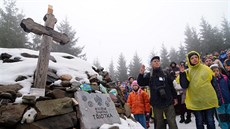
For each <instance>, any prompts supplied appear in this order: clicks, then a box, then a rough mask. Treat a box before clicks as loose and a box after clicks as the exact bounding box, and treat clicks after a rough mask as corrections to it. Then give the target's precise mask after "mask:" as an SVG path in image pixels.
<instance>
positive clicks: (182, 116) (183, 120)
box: [179, 115, 185, 123]
mask: <svg viewBox="0 0 230 129" xmlns="http://www.w3.org/2000/svg"><path fill="white" fill-rule="evenodd" d="M179 122H180V123H184V122H185V119H184V115H181V116H180V121H179Z"/></svg>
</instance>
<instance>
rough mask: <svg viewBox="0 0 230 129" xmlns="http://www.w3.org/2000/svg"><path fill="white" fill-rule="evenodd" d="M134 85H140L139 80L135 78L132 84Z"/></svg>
mask: <svg viewBox="0 0 230 129" xmlns="http://www.w3.org/2000/svg"><path fill="white" fill-rule="evenodd" d="M134 85H137V86H139V85H138V83H137V80H134V81H133V83H132V85H131V86H132V87H133V86H134Z"/></svg>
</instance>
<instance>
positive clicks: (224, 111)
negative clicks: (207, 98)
mask: <svg viewBox="0 0 230 129" xmlns="http://www.w3.org/2000/svg"><path fill="white" fill-rule="evenodd" d="M210 68H211V69H212V71H213V72H214V73H215V77H216V81H215V82H216V83H215V85H214V86H215V89H216V92H217V96H218V100H219V107H218V108H217V115H218V119H219V124H220V127H221V129H230V117H229V116H230V82H229V80H228V77H227V76H226V75H224V74H222V73H221V71H220V67H219V66H218V65H217V64H213V65H211V66H210Z"/></svg>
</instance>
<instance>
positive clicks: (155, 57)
mask: <svg viewBox="0 0 230 129" xmlns="http://www.w3.org/2000/svg"><path fill="white" fill-rule="evenodd" d="M154 59H158V60H160V57H159V56H154V57H153V58H152V59H151V61H150V62H152V61H153V60H154Z"/></svg>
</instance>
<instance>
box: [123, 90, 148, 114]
mask: <svg viewBox="0 0 230 129" xmlns="http://www.w3.org/2000/svg"><path fill="white" fill-rule="evenodd" d="M127 102H128V104H129V106H130V109H131V113H132V114H145V113H149V112H150V102H149V95H148V94H147V92H145V91H143V90H141V89H139V90H138V91H137V92H135V91H132V92H130V94H129V97H128V101H127Z"/></svg>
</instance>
